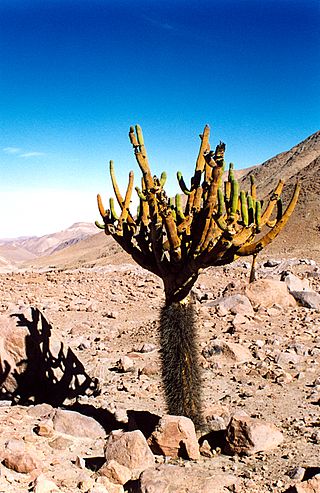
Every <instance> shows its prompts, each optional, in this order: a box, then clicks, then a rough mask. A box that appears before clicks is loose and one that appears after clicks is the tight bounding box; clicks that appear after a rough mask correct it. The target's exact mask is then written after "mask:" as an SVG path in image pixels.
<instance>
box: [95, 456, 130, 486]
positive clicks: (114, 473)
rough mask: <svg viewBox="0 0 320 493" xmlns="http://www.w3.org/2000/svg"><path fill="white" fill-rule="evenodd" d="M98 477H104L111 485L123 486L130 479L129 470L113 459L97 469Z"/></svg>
mask: <svg viewBox="0 0 320 493" xmlns="http://www.w3.org/2000/svg"><path fill="white" fill-rule="evenodd" d="M99 475H100V476H105V477H106V478H108V479H109V480H110V481H111V482H112V483H116V484H125V483H126V482H127V481H129V479H131V471H130V469H129V468H128V467H126V466H123V465H121V464H119V462H117V461H115V460H113V459H112V460H110V461H109V462H108V463H107V464H105V465H103V466H102V467H101V468H100V469H99Z"/></svg>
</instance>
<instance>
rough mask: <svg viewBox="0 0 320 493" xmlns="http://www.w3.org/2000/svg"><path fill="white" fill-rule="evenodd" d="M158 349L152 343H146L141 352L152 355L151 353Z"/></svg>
mask: <svg viewBox="0 0 320 493" xmlns="http://www.w3.org/2000/svg"><path fill="white" fill-rule="evenodd" d="M156 349H157V347H156V346H155V345H154V344H152V343H151V342H145V343H144V344H143V345H142V346H141V349H140V352H141V353H151V352H153V351H155V350H156Z"/></svg>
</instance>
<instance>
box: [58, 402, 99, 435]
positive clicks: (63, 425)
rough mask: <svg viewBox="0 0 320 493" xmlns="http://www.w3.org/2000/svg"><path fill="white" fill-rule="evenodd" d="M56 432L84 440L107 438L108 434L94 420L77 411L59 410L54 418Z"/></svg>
mask: <svg viewBox="0 0 320 493" xmlns="http://www.w3.org/2000/svg"><path fill="white" fill-rule="evenodd" d="M53 426H54V429H55V431H58V432H59V433H65V434H66V435H72V436H75V437H84V438H99V437H105V436H106V432H105V430H104V429H103V428H102V426H101V425H100V424H99V423H98V422H97V421H96V420H95V419H93V418H91V417H89V416H84V415H83V414H80V413H78V412H76V411H65V410H62V409H58V410H57V411H56V414H55V415H54V417H53Z"/></svg>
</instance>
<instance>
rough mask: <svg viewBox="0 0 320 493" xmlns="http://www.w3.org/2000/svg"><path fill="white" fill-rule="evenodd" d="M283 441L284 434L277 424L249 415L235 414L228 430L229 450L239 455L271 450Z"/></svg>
mask: <svg viewBox="0 0 320 493" xmlns="http://www.w3.org/2000/svg"><path fill="white" fill-rule="evenodd" d="M282 441H283V435H282V433H281V431H279V430H278V428H277V427H276V426H275V425H273V424H272V423H266V422H265V421H262V420H260V419H255V418H250V417H249V416H240V415H235V416H233V417H232V418H231V421H230V423H229V425H228V427H227V431H226V443H227V450H228V452H231V453H232V454H237V455H243V454H245V455H252V454H255V453H256V452H262V451H265V450H270V449H273V448H275V447H277V446H278V445H279V444H280V443H281V442H282Z"/></svg>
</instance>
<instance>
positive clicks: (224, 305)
mask: <svg viewBox="0 0 320 493" xmlns="http://www.w3.org/2000/svg"><path fill="white" fill-rule="evenodd" d="M205 306H209V307H216V311H217V313H218V315H219V316H220V317H223V316H224V315H227V314H228V313H232V314H233V315H238V314H239V315H246V316H248V317H253V316H254V311H253V308H252V305H251V303H250V301H249V299H248V298H247V296H244V295H243V294H234V295H232V296H227V297H226V298H225V297H221V298H218V299H216V300H214V301H210V302H209V303H206V305H205Z"/></svg>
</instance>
